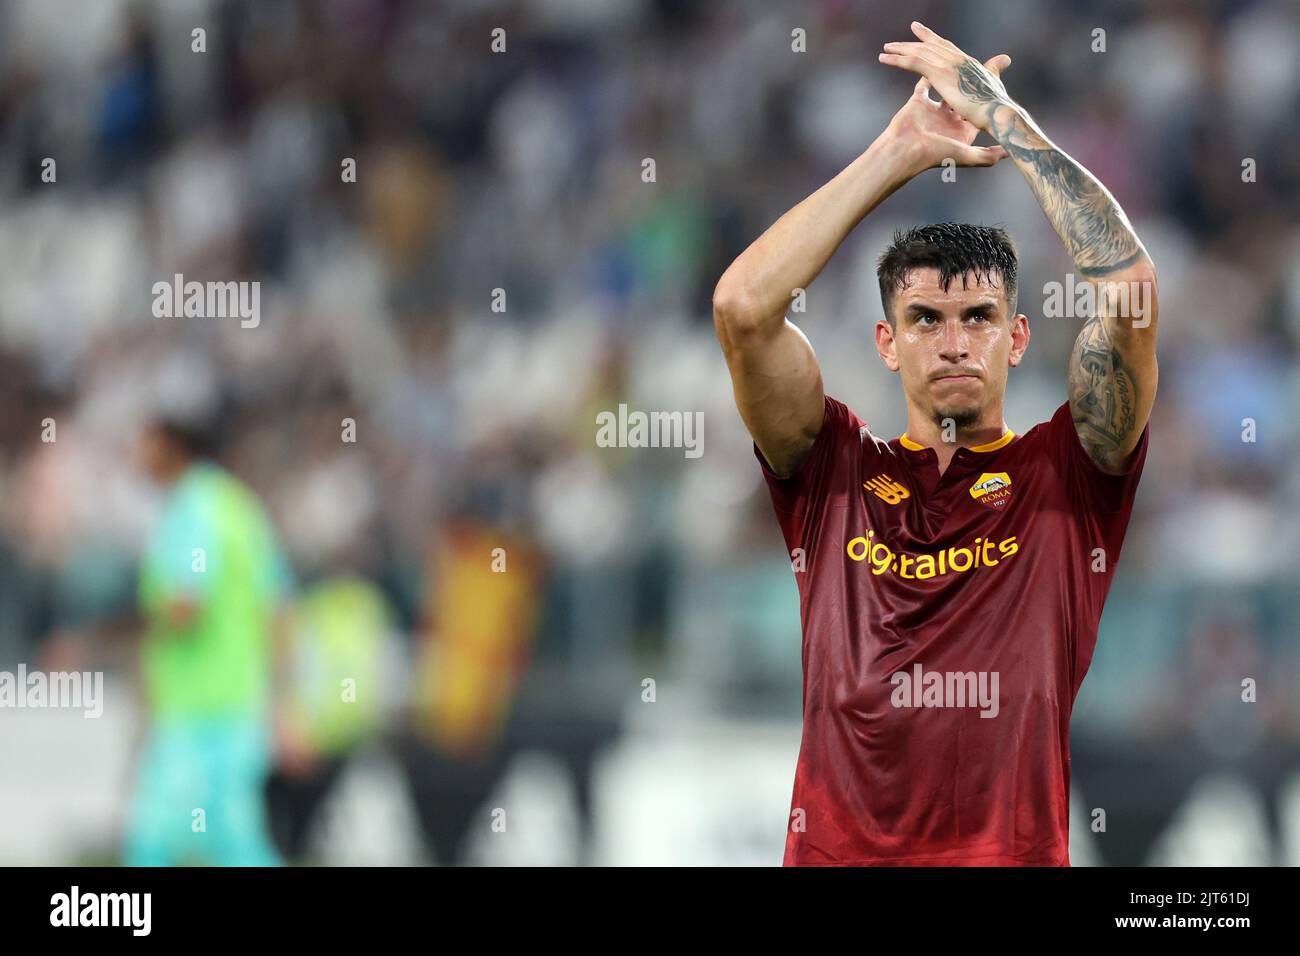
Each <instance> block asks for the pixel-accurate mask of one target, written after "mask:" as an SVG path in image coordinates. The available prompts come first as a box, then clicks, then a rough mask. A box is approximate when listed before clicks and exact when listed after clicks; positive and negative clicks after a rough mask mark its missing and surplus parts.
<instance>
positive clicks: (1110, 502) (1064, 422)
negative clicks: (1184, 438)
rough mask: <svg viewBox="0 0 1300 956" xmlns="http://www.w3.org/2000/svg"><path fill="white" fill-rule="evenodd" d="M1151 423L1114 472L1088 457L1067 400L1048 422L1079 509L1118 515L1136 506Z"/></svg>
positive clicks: (1056, 454) (1052, 442)
mask: <svg viewBox="0 0 1300 956" xmlns="http://www.w3.org/2000/svg"><path fill="white" fill-rule="evenodd" d="M1150 431H1151V425H1150V423H1149V422H1148V423H1147V425H1146V426H1145V427H1144V428H1143V429H1142V435H1141V436H1140V437H1139V438H1138V443H1137V447H1135V448H1134V449H1133V451H1132V453H1131V454H1130V455H1129V457H1128V461H1127V462H1126V464H1125V468H1124V471H1123V472H1122V473H1120V474H1118V475H1112V474H1109V473H1107V472H1105V471H1102V470H1101V469H1100V468H1098V467H1097V465H1096V464H1095V463H1094V462H1093V460H1092V459H1091V458H1089V457H1088V453H1087V452H1086V451H1084V448H1083V444H1082V442H1080V441H1079V435H1078V432H1076V431H1075V428H1074V418H1073V416H1072V415H1071V413H1070V403H1069V402H1068V401H1067V402H1064V403H1062V405H1061V407H1060V408H1058V409H1057V410H1056V413H1055V414H1054V415H1053V416H1052V420H1051V421H1050V422H1049V423H1048V426H1047V434H1048V441H1049V443H1050V445H1051V448H1052V452H1053V455H1054V457H1055V459H1056V463H1057V467H1058V468H1059V470H1060V472H1061V474H1062V475H1063V476H1064V479H1065V481H1066V483H1067V489H1068V492H1069V495H1070V499H1071V500H1072V501H1073V502H1075V504H1076V505H1077V507H1078V509H1079V510H1081V511H1086V512H1089V513H1092V514H1099V515H1117V514H1120V513H1127V512H1128V511H1129V510H1130V509H1131V508H1132V507H1133V499H1134V497H1135V496H1136V495H1137V486H1138V481H1139V480H1140V479H1141V477H1142V468H1143V466H1144V465H1145V464H1146V457H1147V444H1148V442H1149V437H1150Z"/></svg>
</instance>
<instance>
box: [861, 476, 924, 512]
mask: <svg viewBox="0 0 1300 956" xmlns="http://www.w3.org/2000/svg"><path fill="white" fill-rule="evenodd" d="M862 487H863V488H866V489H867V490H868V491H870V492H871V493H872V494H874V495H875V496H876V497H877V498H879V499H880V500H881V501H883V502H885V503H886V504H891V505H896V504H898V503H899V502H900V501H902V500H903V499H904V498H910V497H912V493H911V492H910V491H908V490H907V489H906V488H904V487H903V486H902V485H900V484H899V483H898V482H896V481H895V480H894V479H893V478H890V477H889V476H888V475H884V474H881V475H876V477H874V478H872V479H871V480H870V481H864V482H863V483H862Z"/></svg>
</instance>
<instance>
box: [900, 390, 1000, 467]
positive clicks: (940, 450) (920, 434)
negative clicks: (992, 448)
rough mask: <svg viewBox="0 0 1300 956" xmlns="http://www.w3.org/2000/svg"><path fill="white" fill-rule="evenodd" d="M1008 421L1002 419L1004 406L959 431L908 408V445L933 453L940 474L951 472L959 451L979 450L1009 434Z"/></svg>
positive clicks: (988, 412) (990, 411)
mask: <svg viewBox="0 0 1300 956" xmlns="http://www.w3.org/2000/svg"><path fill="white" fill-rule="evenodd" d="M1007 431H1008V429H1007V423H1006V419H1005V418H1003V417H1002V405H1001V404H998V406H997V407H996V408H990V409H988V410H987V411H986V412H985V413H984V414H983V415H981V416H980V419H979V421H977V422H975V423H974V424H973V425H970V426H968V427H966V428H958V427H956V425H955V423H953V422H951V421H949V422H948V424H947V425H945V424H943V423H941V422H936V421H934V419H932V418H928V417H926V416H925V415H923V414H921V413H919V412H918V411H917V410H916V409H914V408H911V407H910V406H909V407H908V410H907V431H906V432H905V437H906V438H907V439H908V441H909V442H913V443H915V444H917V445H921V446H922V447H924V448H932V449H934V453H935V456H936V458H937V461H938V465H939V473H940V474H943V472H945V471H947V470H948V464H949V462H951V461H952V456H953V455H955V454H957V449H958V448H977V447H979V446H981V445H988V444H991V443H993V442H996V441H997V440H998V439H1000V438H1002V437H1003V436H1004V435H1005V434H1006V433H1007Z"/></svg>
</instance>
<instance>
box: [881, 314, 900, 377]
mask: <svg viewBox="0 0 1300 956" xmlns="http://www.w3.org/2000/svg"><path fill="white" fill-rule="evenodd" d="M876 351H877V352H878V353H879V354H880V361H882V362H884V363H885V368H887V369H889V370H890V371H891V372H897V371H898V353H897V351H896V350H895V343H894V327H893V326H892V325H890V324H889V323H888V322H886V321H885V320H884V319H881V320H879V321H878V322H877V323H876Z"/></svg>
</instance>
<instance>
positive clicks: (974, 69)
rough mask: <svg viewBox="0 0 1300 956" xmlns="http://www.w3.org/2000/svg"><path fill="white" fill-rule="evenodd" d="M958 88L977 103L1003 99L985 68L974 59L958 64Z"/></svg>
mask: <svg viewBox="0 0 1300 956" xmlns="http://www.w3.org/2000/svg"><path fill="white" fill-rule="evenodd" d="M957 88H958V89H959V90H961V93H962V95H963V96H965V97H966V98H967V99H969V100H971V101H972V102H975V103H994V102H997V101H999V100H1000V99H1001V97H999V96H998V94H997V92H996V91H995V90H994V89H993V86H992V85H991V84H990V83H989V81H988V78H987V77H986V76H985V74H984V70H983V69H982V68H981V67H980V65H979V64H978V63H976V62H975V61H974V60H972V59H967V60H966V62H964V63H959V64H958V65H957Z"/></svg>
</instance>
